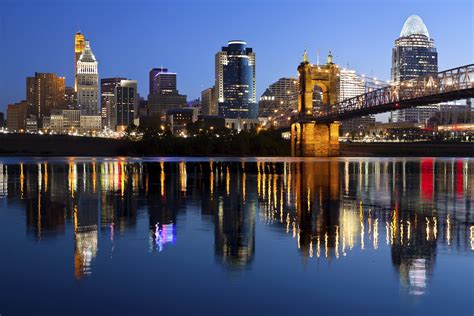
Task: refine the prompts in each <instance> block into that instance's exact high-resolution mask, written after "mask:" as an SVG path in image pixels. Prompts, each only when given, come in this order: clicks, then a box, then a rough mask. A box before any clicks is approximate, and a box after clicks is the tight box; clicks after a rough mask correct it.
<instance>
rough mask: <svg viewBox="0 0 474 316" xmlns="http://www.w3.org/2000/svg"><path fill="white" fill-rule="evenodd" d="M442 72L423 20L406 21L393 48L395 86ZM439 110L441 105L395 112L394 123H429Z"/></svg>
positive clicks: (409, 19) (414, 17)
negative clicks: (428, 120) (439, 70)
mask: <svg viewBox="0 0 474 316" xmlns="http://www.w3.org/2000/svg"><path fill="white" fill-rule="evenodd" d="M437 72H438V53H437V51H436V47H435V44H434V40H433V39H432V38H430V34H429V33H428V29H427V27H426V25H425V24H424V23H423V20H422V19H421V18H420V17H419V16H417V15H411V16H409V17H408V19H407V20H406V21H405V24H404V25H403V28H402V31H401V32H400V37H399V38H398V39H396V40H395V47H394V48H393V49H392V74H391V80H392V82H394V83H397V82H400V81H403V80H409V79H413V78H417V77H420V76H426V75H429V74H433V73H437ZM437 111H438V106H420V107H416V108H410V109H405V110H397V111H394V112H392V121H393V122H406V121H409V122H417V123H425V121H426V120H427V119H429V118H430V117H431V116H433V114H434V113H436V112H437Z"/></svg>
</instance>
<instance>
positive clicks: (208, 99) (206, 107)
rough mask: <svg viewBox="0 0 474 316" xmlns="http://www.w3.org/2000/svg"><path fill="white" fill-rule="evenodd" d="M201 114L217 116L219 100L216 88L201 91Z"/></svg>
mask: <svg viewBox="0 0 474 316" xmlns="http://www.w3.org/2000/svg"><path fill="white" fill-rule="evenodd" d="M201 114H202V115H217V98H216V89H215V87H212V88H207V89H205V90H202V91H201Z"/></svg>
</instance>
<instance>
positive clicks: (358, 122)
mask: <svg viewBox="0 0 474 316" xmlns="http://www.w3.org/2000/svg"><path fill="white" fill-rule="evenodd" d="M371 88H372V87H369V85H368V82H367V81H366V79H365V78H363V77H361V76H359V75H358V74H357V73H356V72H355V70H350V69H341V71H340V74H339V95H338V100H339V101H343V100H346V99H350V98H354V97H356V96H358V95H361V94H364V93H366V92H368V90H369V89H371ZM373 124H375V118H374V116H372V115H368V116H362V117H358V118H355V119H350V120H345V121H343V122H342V126H341V128H342V131H343V133H348V132H354V131H357V130H359V129H362V128H364V127H367V126H369V125H373Z"/></svg>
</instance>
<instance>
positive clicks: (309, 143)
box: [291, 51, 340, 157]
mask: <svg viewBox="0 0 474 316" xmlns="http://www.w3.org/2000/svg"><path fill="white" fill-rule="evenodd" d="M298 73H299V96H298V121H297V122H296V123H293V124H292V125H291V155H292V156H293V157H331V156H338V155H339V123H338V122H334V123H318V122H317V121H316V120H315V116H314V113H313V91H314V87H315V86H318V87H320V88H321V91H322V94H323V106H322V109H320V111H325V110H327V109H329V107H331V106H334V105H335V104H336V102H337V101H338V100H337V99H338V93H339V73H340V70H339V67H338V66H337V65H336V64H334V63H333V60H332V55H331V52H329V55H328V58H327V63H326V64H325V65H313V64H310V63H309V60H308V55H307V53H306V51H305V53H304V56H303V61H302V62H301V63H300V65H299V66H298Z"/></svg>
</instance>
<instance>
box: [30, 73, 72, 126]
mask: <svg viewBox="0 0 474 316" xmlns="http://www.w3.org/2000/svg"><path fill="white" fill-rule="evenodd" d="M65 95H66V79H65V78H64V77H57V76H56V74H53V73H39V72H36V73H35V76H34V77H27V78H26V101H27V102H28V107H29V112H30V114H33V115H36V116H37V117H38V118H41V117H43V116H45V115H49V114H50V113H51V110H52V109H59V108H63V107H64V106H65V105H66V98H65Z"/></svg>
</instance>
